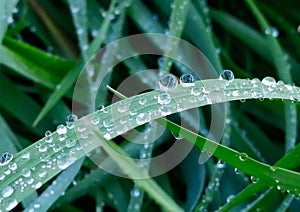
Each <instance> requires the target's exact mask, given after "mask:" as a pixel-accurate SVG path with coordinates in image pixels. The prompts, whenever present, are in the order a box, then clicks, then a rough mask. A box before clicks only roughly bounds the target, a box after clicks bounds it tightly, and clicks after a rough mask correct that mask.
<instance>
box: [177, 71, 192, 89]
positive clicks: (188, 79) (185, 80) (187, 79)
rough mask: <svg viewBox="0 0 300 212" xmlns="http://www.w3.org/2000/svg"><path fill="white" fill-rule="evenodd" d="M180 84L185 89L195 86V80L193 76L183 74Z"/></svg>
mask: <svg viewBox="0 0 300 212" xmlns="http://www.w3.org/2000/svg"><path fill="white" fill-rule="evenodd" d="M179 82H180V84H181V85H182V86H183V87H190V86H194V85H195V78H194V76H193V75H192V74H183V75H181V76H180V79H179Z"/></svg>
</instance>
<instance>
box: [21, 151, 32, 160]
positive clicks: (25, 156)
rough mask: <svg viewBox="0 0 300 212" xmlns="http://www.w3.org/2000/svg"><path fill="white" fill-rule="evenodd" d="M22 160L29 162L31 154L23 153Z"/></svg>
mask: <svg viewBox="0 0 300 212" xmlns="http://www.w3.org/2000/svg"><path fill="white" fill-rule="evenodd" d="M21 158H22V159H26V160H28V159H29V158H30V152H27V151H25V152H23V153H22V155H21Z"/></svg>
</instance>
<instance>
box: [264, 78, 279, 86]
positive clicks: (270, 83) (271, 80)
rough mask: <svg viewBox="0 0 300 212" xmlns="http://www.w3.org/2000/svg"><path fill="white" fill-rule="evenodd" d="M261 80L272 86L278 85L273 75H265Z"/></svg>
mask: <svg viewBox="0 0 300 212" xmlns="http://www.w3.org/2000/svg"><path fill="white" fill-rule="evenodd" d="M261 82H262V84H264V85H266V86H270V87H275V86H276V80H275V79H274V78H273V77H265V78H263V80H262V81H261Z"/></svg>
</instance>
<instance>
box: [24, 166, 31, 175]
mask: <svg viewBox="0 0 300 212" xmlns="http://www.w3.org/2000/svg"><path fill="white" fill-rule="evenodd" d="M22 175H23V177H30V176H31V170H30V169H27V168H24V169H22Z"/></svg>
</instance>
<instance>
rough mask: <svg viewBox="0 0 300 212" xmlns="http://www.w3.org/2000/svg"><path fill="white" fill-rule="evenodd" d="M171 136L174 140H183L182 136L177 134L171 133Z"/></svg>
mask: <svg viewBox="0 0 300 212" xmlns="http://www.w3.org/2000/svg"><path fill="white" fill-rule="evenodd" d="M171 133H172V135H173V136H174V138H176V139H177V140H181V139H183V137H182V135H180V134H178V133H175V132H171Z"/></svg>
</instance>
